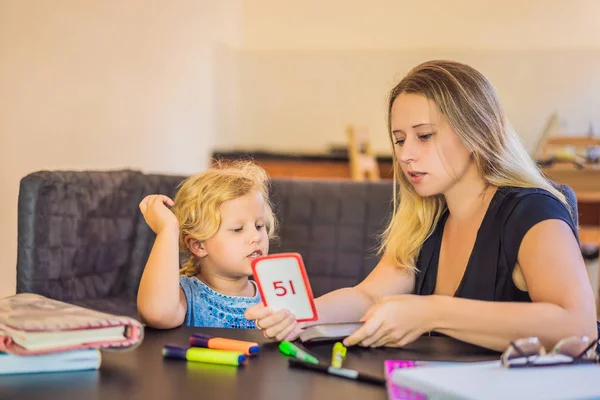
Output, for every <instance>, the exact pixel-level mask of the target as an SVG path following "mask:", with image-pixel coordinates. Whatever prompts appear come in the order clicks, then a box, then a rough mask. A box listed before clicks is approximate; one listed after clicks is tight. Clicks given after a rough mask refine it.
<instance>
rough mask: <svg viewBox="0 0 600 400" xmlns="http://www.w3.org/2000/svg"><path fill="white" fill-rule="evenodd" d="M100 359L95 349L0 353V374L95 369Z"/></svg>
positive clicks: (98, 352)
mask: <svg viewBox="0 0 600 400" xmlns="http://www.w3.org/2000/svg"><path fill="white" fill-rule="evenodd" d="M101 360H102V356H101V355H100V351H98V350H97V349H84V350H74V351H65V352H62V353H54V354H44V355H39V356H17V355H14V354H8V353H0V375H10V374H30V373H39V372H63V371H83V370H95V369H98V368H100V363H101Z"/></svg>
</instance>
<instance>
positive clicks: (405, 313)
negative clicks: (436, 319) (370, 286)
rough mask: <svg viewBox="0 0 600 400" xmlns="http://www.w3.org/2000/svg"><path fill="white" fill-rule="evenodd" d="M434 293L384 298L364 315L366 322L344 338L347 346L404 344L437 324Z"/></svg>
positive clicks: (395, 345)
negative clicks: (430, 294)
mask: <svg viewBox="0 0 600 400" xmlns="http://www.w3.org/2000/svg"><path fill="white" fill-rule="evenodd" d="M430 297H431V296H418V295H413V294H402V295H397V296H389V297H385V298H383V299H382V300H381V301H379V302H378V303H377V304H375V305H373V306H371V307H370V308H369V309H368V310H367V312H366V313H365V315H364V316H363V317H362V318H361V319H360V321H361V322H364V325H363V326H362V327H360V328H359V329H358V330H357V331H356V332H354V333H353V334H352V335H350V336H348V337H347V338H346V339H344V345H345V346H353V345H355V344H359V345H360V346H366V347H380V346H388V347H401V346H404V345H406V344H408V343H410V342H412V341H414V340H415V339H417V338H418V337H419V336H421V335H422V334H423V333H425V332H428V331H430V330H431V329H432V328H433V327H432V326H431V325H432V321H431V319H432V318H431V315H432V307H431V304H430V303H431V301H430Z"/></svg>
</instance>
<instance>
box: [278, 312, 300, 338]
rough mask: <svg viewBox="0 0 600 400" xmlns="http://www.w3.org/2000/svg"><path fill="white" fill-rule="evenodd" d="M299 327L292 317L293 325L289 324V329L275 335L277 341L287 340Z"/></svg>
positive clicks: (286, 328)
mask: <svg viewBox="0 0 600 400" xmlns="http://www.w3.org/2000/svg"><path fill="white" fill-rule="evenodd" d="M280 325H281V324H280ZM297 325H298V323H297V322H296V319H295V318H294V316H293V315H292V316H291V324H289V325H288V326H287V327H284V328H283V329H282V330H281V331H280V332H279V333H277V334H276V335H275V339H277V340H278V341H282V340H284V339H286V338H287V336H288V335H289V334H290V333H292V331H294V330H295V329H296V326H297ZM278 326H279V325H278Z"/></svg>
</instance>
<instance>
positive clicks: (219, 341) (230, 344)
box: [190, 333, 260, 356]
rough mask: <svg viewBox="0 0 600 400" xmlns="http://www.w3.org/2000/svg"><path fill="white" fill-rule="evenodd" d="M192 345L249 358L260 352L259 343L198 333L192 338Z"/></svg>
mask: <svg viewBox="0 0 600 400" xmlns="http://www.w3.org/2000/svg"><path fill="white" fill-rule="evenodd" d="M190 345H191V346H193V347H204V348H207V349H217V350H230V351H239V352H240V353H244V354H246V355H247V356H251V355H254V354H257V353H258V352H259V351H260V346H259V345H258V343H254V342H245V341H243V340H233V339H226V338H220V337H212V336H208V335H202V334H198V333H195V334H193V335H192V336H191V337H190Z"/></svg>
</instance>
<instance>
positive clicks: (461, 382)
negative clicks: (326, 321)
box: [391, 361, 600, 400]
mask: <svg viewBox="0 0 600 400" xmlns="http://www.w3.org/2000/svg"><path fill="white" fill-rule="evenodd" d="M391 379H392V381H393V382H394V384H396V385H398V386H401V387H406V388H410V389H412V390H415V391H418V392H421V393H422V394H423V395H425V396H427V398H429V399H436V398H444V399H490V400H494V399H498V400H500V399H515V400H516V399H531V400H535V399H545V400H552V399H557V400H558V399H561V400H562V399H583V398H585V399H589V398H598V397H600V384H598V382H600V366H598V365H590V364H587V365H581V364H580V365H569V366H555V367H534V368H505V367H503V366H502V365H501V364H500V361H491V362H478V363H468V364H464V365H449V366H438V365H436V366H422V367H418V368H402V369H395V370H394V371H393V372H392V375H391Z"/></svg>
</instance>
